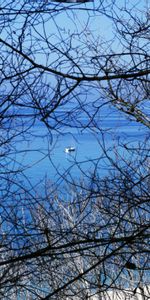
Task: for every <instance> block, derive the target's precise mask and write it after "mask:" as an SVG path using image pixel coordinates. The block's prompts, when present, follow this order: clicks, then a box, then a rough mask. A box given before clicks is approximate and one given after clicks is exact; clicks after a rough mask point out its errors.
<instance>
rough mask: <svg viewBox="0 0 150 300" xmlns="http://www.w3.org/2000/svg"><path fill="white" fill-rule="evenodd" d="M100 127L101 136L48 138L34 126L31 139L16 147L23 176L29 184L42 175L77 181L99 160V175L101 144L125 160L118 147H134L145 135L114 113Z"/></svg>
mask: <svg viewBox="0 0 150 300" xmlns="http://www.w3.org/2000/svg"><path fill="white" fill-rule="evenodd" d="M101 128H102V129H103V133H104V134H101V133H100V132H99V133H96V131H95V132H94V133H91V132H88V131H87V130H85V131H83V132H82V133H81V132H78V131H77V130H75V129H71V130H70V129H64V130H63V134H61V135H58V134H55V133H54V134H53V138H52V139H48V138H47V137H46V136H45V134H46V129H45V127H44V126H42V125H41V126H35V127H34V128H33V137H32V139H31V140H29V141H28V142H22V143H21V144H20V145H18V146H17V147H18V149H19V151H23V152H21V153H20V154H19V161H20V162H21V164H22V165H23V166H26V165H27V166H28V167H27V168H26V169H25V171H24V174H25V175H26V176H27V178H28V179H29V180H31V181H32V182H33V183H36V182H39V181H40V180H42V179H43V178H44V177H45V176H46V178H47V179H49V180H52V181H53V182H55V181H57V180H58V178H59V176H58V173H59V175H63V176H64V177H66V176H67V174H70V176H71V177H76V178H77V177H78V178H79V177H84V176H86V175H87V174H90V172H91V171H92V170H93V169H94V167H95V164H96V163H97V161H98V159H99V170H100V172H101V174H102V175H103V174H104V173H105V172H106V170H107V163H106V162H105V160H104V159H103V156H104V155H103V150H102V147H103V146H104V145H105V147H106V148H107V149H109V155H110V156H112V157H113V158H114V157H115V155H117V151H119V153H120V154H121V155H123V156H124V157H125V156H126V157H127V155H128V154H127V152H126V151H125V150H124V149H123V148H122V147H121V145H123V144H128V143H132V145H137V143H139V142H142V141H143V140H144V138H145V136H146V135H147V134H148V130H146V129H145V127H144V126H142V125H139V124H138V123H136V122H131V121H129V120H126V119H125V118H122V117H121V116H120V115H117V114H116V115H113V116H111V115H109V118H107V119H104V120H103V122H102V124H101ZM48 137H49V135H48ZM118 142H119V145H120V146H119V147H118V146H117V145H118ZM68 146H73V147H75V151H74V152H71V153H65V147H68Z"/></svg>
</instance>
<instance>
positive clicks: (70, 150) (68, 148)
mask: <svg viewBox="0 0 150 300" xmlns="http://www.w3.org/2000/svg"><path fill="white" fill-rule="evenodd" d="M73 151H75V147H66V148H65V152H66V153H69V152H73Z"/></svg>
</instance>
